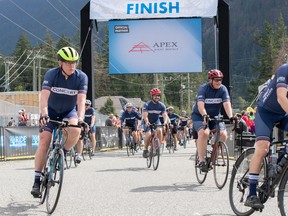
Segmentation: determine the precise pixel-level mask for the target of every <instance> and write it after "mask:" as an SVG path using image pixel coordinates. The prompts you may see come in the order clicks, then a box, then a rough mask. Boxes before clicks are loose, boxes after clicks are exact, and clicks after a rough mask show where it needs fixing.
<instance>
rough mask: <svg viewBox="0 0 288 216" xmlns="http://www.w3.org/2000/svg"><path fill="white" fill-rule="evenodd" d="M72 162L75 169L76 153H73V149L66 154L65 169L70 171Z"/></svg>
mask: <svg viewBox="0 0 288 216" xmlns="http://www.w3.org/2000/svg"><path fill="white" fill-rule="evenodd" d="M72 161H73V162H74V166H75V167H77V166H78V163H77V162H76V152H75V147H73V148H71V149H70V151H68V152H67V153H66V157H65V163H66V168H67V169H70V168H71V165H72Z"/></svg>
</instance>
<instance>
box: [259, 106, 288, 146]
mask: <svg viewBox="0 0 288 216" xmlns="http://www.w3.org/2000/svg"><path fill="white" fill-rule="evenodd" d="M254 122H255V135H256V141H258V140H267V141H270V135H271V132H272V130H273V126H274V125H275V123H277V122H279V123H280V124H279V125H277V127H278V128H280V129H282V130H284V131H288V115H281V114H278V113H272V112H271V111H268V110H266V109H264V108H262V107H257V111H256V115H255V119H254Z"/></svg>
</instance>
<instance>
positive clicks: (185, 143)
mask: <svg viewBox="0 0 288 216" xmlns="http://www.w3.org/2000/svg"><path fill="white" fill-rule="evenodd" d="M186 145H187V136H186V133H185V132H184V139H183V147H184V149H186Z"/></svg>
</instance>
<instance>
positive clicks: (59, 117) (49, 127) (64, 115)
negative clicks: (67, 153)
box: [44, 108, 78, 133]
mask: <svg viewBox="0 0 288 216" xmlns="http://www.w3.org/2000/svg"><path fill="white" fill-rule="evenodd" d="M48 115H49V117H50V119H51V120H55V121H62V120H63V119H70V118H78V115H77V111H76V109H75V108H74V109H73V110H71V111H69V112H66V113H62V114H59V113H55V112H54V111H53V110H50V109H48ZM54 128H55V125H53V124H52V123H50V122H48V124H47V125H46V126H45V127H44V130H45V131H50V132H51V133H52V131H53V130H54Z"/></svg>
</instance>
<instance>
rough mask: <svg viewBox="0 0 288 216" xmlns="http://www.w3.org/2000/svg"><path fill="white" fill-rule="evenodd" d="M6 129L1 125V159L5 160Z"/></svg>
mask: <svg viewBox="0 0 288 216" xmlns="http://www.w3.org/2000/svg"><path fill="white" fill-rule="evenodd" d="M3 131H4V129H3V127H0V160H4V133H3Z"/></svg>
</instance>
